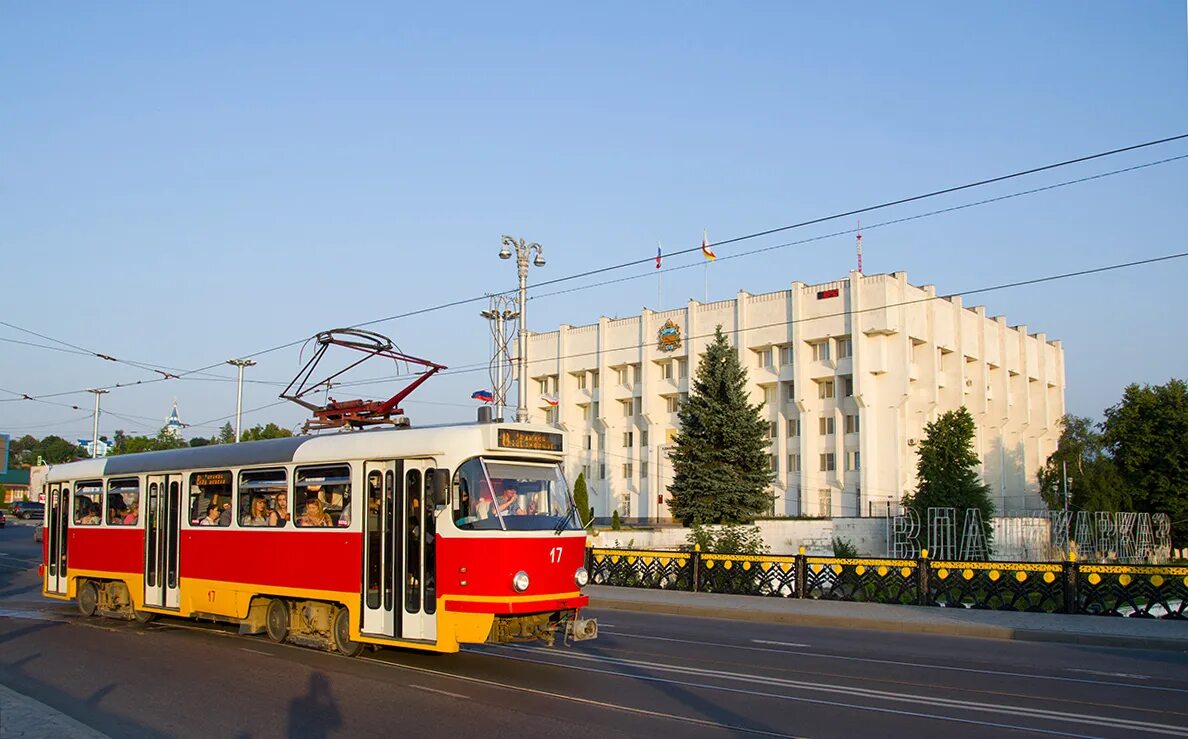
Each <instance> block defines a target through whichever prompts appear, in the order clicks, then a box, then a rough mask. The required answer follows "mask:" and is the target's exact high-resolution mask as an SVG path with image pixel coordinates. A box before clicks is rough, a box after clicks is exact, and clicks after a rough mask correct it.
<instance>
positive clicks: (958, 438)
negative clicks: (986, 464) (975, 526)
mask: <svg viewBox="0 0 1188 739" xmlns="http://www.w3.org/2000/svg"><path fill="white" fill-rule="evenodd" d="M974 431H975V426H974V419H973V416H972V415H970V413H969V410H968V409H967V408H965V406H962V407H961V408H959V409H957V410H955V411H949V412H947V413H944V414H942V415H941V416H940V418H938V419H936V420H935V421H933V422H932V423H929V424H928V425H927V426H925V427H924V438H923V439H922V440H921V441H920V445H919V447H918V449H919V460H918V461H917V463H916V479H917V481H918V482H917V486H916V491H915V492H914V493H909V494H908V495H906V496H904V499H903V504H904V505H905V506H907V507H908V508H911V509H912V510H914V511H915V512H916V515H918V516H919V517H920V521H921V522H927V520H928V509H929V508H956V509H957V510H958V515H964V513H965V511H966V509H968V508H977V509H978V510H980V511H981V512H982V530H983V532H984V533H985V535H986V547H987V550H989V547H990V544H991V540H992V535H993V532H992V530H991V528H990V519H991V517H993V516H994V504H993V503H991V502H990V487H989V486H988V485H986V484H985V483H983V482H982V481H981V479H980V478H979V476H978V455H977V453H976V452H975V451H974V446H973V442H974ZM925 525H926V524H925Z"/></svg>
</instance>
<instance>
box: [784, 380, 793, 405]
mask: <svg viewBox="0 0 1188 739" xmlns="http://www.w3.org/2000/svg"><path fill="white" fill-rule="evenodd" d="M782 384H783V386H784V402H785V403H788V404H789V405H791V404H792V403H795V402H796V383H795V382H785V383H782Z"/></svg>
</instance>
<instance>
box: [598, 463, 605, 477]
mask: <svg viewBox="0 0 1188 739" xmlns="http://www.w3.org/2000/svg"><path fill="white" fill-rule="evenodd" d="M598 479H599V480H605V479H606V462H599V463H598Z"/></svg>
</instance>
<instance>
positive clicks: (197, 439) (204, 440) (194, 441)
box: [190, 436, 216, 447]
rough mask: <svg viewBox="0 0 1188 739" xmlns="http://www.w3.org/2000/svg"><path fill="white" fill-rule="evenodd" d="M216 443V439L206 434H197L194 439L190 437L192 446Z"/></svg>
mask: <svg viewBox="0 0 1188 739" xmlns="http://www.w3.org/2000/svg"><path fill="white" fill-rule="evenodd" d="M214 443H216V442H215V440H214V439H208V438H206V437H205V436H195V437H194V438H193V439H190V446H191V447H200V446H210V445H211V444H214Z"/></svg>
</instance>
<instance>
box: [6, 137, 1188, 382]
mask: <svg viewBox="0 0 1188 739" xmlns="http://www.w3.org/2000/svg"><path fill="white" fill-rule="evenodd" d="M1183 139H1188V133H1185V134H1180V135H1176V136H1170V137H1165V138H1162V139H1156V140H1152V141H1147V142H1143V143H1139V144H1134V145H1130V146H1125V147H1119V148H1115V149H1111V150H1108V151H1103V152H1098V153H1095V154H1090V155H1086V156H1081V157H1076V158H1073V159H1066V160H1063V161H1060V162H1055V163H1051V164H1046V165H1042V166H1039V167H1032V168H1029V169H1025V170H1020V171H1016V172H1012V173H1009V174H1005V175H999V176H996V177H990V178H985V179H981V180H977V181H974V182H969V183H966V184H963V185H957V186H953V187H947V188H942V189H938V190H933V191H930V192H927V193H923V194H919V195H914V196H910V197H905V198H899V199H896V200H891V201H886V202H883V203H879V204H876V205H870V206H865V207H862V208H857V209H852V210H848V211H845V212H841V213H835V214H832V215H828V216H822V217H818V218H813V219H809V220H806V221H801V222H798V223H793V224H789V225H786V226H780V227H777V228H771V229H766V230H762V231H756V232H752V233H748V234H744V235H741V236H737V237H733V238H729V239H724V240H720V241H715V242H713V243H712V244H710V246H711V247H717V246H723V245H728V244H733V243H738V242H741V241H745V240H749V239H754V238H759V237H762V236H768V235H771V234H774V233H780V232H784V231H788V230H792V229H796V228H802V227H805V226H810V225H816V224H819V223H825V222H828V221H832V220H837V219H840V218H845V217H850V216H856V215H861V214H863V213H868V212H871V211H875V210H880V209H885V208H890V207H894V206H898V205H903V204H906V203H911V202H916V201H920V200H925V199H928V198H934V197H938V196H941V195H946V194H951V193H955V192H960V191H963V190H968V189H972V188H976V187H982V186H985V185H989V184H993V183H998V182H1004V181H1007V180H1011V179H1015V178H1019V177H1024V176H1027V175H1032V174H1037V173H1040V172H1045V171H1050V170H1054V169H1058V168H1061V167H1067V166H1071V165H1074V164H1079V163H1084V162H1088V161H1092V160H1096V159H1101V158H1105V157H1109V156H1115V155H1118V154H1122V153H1126V152H1131V151H1137V150H1140V149H1144V148H1148V147H1153V146H1159V145H1162V144H1166V143H1171V142H1174V141H1179V140H1183ZM1184 158H1188V155H1181V156H1176V157H1169V158H1166V159H1163V160H1159V161H1155V162H1148V163H1145V164H1141V165H1136V166H1133V167H1127V168H1122V169H1118V170H1114V171H1111V172H1106V173H1099V174H1096V175H1091V176H1088V177H1083V178H1078V179H1076V180H1070V181H1067V182H1062V183H1057V184H1054V185H1047V186H1044V187H1039V188H1033V189H1031V190H1027V191H1022V192H1019V193H1012V194H1008V195H1004V196H999V197H996V198H988V199H985V200H983V201H978V202H976V203H969V204H963V205H960V206H954V207H952V208H945V209H940V210H937V211H932V212H929V213H925V214H918V215H916V216H911V217H907V218H902V219H894V220H892V221H887V222H884V223H881V224H876V225H873V226H868V228H875V227H880V226H886V225H891V224H893V223H902V222H906V221H910V220H916V219H919V218H924V217H929V216H932V215H938V214H941V213H948V212H953V211H956V210H961V209H964V208H969V207H974V206H977V205H984V204H987V203H993V202H999V201H1002V200H1007V199H1010V198H1014V197H1020V196H1022V195H1027V194H1033V193H1038V192H1043V191H1045V190H1051V189H1055V188H1058V187H1065V186H1068V185H1071V184H1077V183H1080V182H1087V181H1090V180H1095V179H1101V178H1103V177H1108V176H1112V175H1115V174H1121V173H1124V172H1130V171H1135V170H1138V169H1144V168H1147V167H1153V166H1157V165H1159V164H1165V163H1168V162H1172V161H1177V160H1180V159H1184ZM846 233H853V230H845V231H841V232H837V233H835V234H830V235H825V236H818V237H813V238H810V239H804V240H799V241H795V242H789V243H787V244H778V245H774V246H770V247H765V248H763V249H757V250H753V251H751V252H748V253H746V254H739V255H726V256H724V257H722V259H731V258H739V257H741V256H744V255H746V256H749V255H752V254H758V253H763V252H764V251H771V250H773V249H778V248H786V247H788V246H793V245H798V244H803V243H809V242H812V241H819V240H822V239H825V238H830V237H832V236H837V235H840V234H846ZM700 250H701V247H700V246H697V247H691V248H688V249H683V250H678V251H676V252H672V253H671V254H670V255H669V256H670V257H671V256H679V255H683V254H689V253H693V252H699V251H700ZM653 260H654V257H652V256H649V257H646V258H642V259H636V260H631V261H627V262H622V263H619V264H614V265H609V266H606V267H601V268H597V269H594V270H587V271H584V272H579V273H575V274H571V275H566V276H563V277H559V278H554V279H551V280H545V281H543V282H539V283H534V284H533V285H532V287H533V288H540V287H545V286H548V285H554V284H559V283H562V282H568V281H571V280H575V279H580V278H583V277H589V276H592V275H596V274H603V273H606V272H610V271H614V270H618V269H623V268H626V267H631V266H636V265H640V264H650V263H651V262H653ZM692 266H694V265H682V266H680V267H676V268H670V269H672V270H676V269H687V268H689V267H692ZM645 276H646V275H638V276H630V277H627V278H620V279H617V280H611V281H606V282H602V283H597V284H592V285H588V286H583V287H579V288H574V289H570V290H565V291H557V292H553V293H548V294H545V295H540V296H534V299H535V298H543V297H551V296H554V295H559V294H563V293H565V292H573V291H576V290H579V289H589V288H592V287H597V286H602V285H606V284H611V283H614V282H621V281H626V280H629V279H640V278H642V277H645ZM501 294H502V293H501ZM488 298H489V295H483V296H475V297H471V298H462V299H458V300H453V301H448V302H446V303H441V304H438V305H433V306H428V307H425V308H420V309H417V310H413V311H406V312H404V313H400V314H396V315H393V316H387V317H384V318H377V319H372V320H369V321H364V322H361V323H355V324H352V325H351V327H353V328H358V327H363V326H370V325H374V324H377V323H384V322H388V321H392V320H397V319H401V318H408V317H412V316H416V315H423V314H425V313H430V312H433V311H437V310H443V309H446V308H451V307H457V306H460V305H466V304H469V303H473V302H477V301H480V300H486V299H488ZM0 325H5V326H9V327H11V328H15V329H17V330H20V331H24V332H26V333H30V334H32V335H35V336H39V337H40V338H44V339H46V340H48V341H52V342H55V343H59V344H63V345H64V346H67V347H70V348H72V349H74V350H76V351H78V352H82V353H87V354H91V355H94V356H97V357H99V358H102V359H106V360H110V361H114V362H121V363H124V364H128V365H130V366H134V367H138V368H141V369H146V370H148V371H153V372H157V373H159V374H161V375H162V376H161V377H157V378H151V379H148V380H139V381H135V382H128V383H115V384H113V385H108V386H106V387H104V388H102V389H107V390H113V389H118V388H125V387H133V386H138V385H144V384H151V383H155V382H162V381H164V380H167V379H180V378H183V377H187V376H189V375H195V374H199V373H202V372H205V371H207V370H210V369H213V368H215V367H218V366H220V365H222V364H224V362H215V363H213V364H209V365H206V366H203V367H199V368H197V369H192V370H177V371H176V372H172V371H170V372H163V371H162V370H161V369H159V367H163V365H157V366H154V365H150V364H147V363H139V362H132V361H130V360H119V359H116V358H114V357H112V356H110V355H106V354H102V353H99V352H93V351H91V350H89V349H86V348H84V347H81V346H78V345H75V344H71V343H69V342H65V341H62V340H59V339H55V338H53V337H49V336H46V335H44V334H40V333H38V332H36V331H32V330H30V329H25V328H22V327H20V326H16V325H14V324H11V323H7V322H4V321H0ZM10 341H15V340H10ZM305 341H308V337H304V338H301V339H297V340H294V341H290V342H287V343H284V344H279V345H276V346H273V347H270V348H268V349H263V350H260V351H257V352H253V353H250V354H245V355H242V358H254V357H259V356H262V355H264V354H269V353H272V352H275V351H279V350H281V349H285V348H289V347H292V346H296V345H298V344H301V343H303V342H305ZM18 343H19V342H18ZM45 348H49V347H45ZM173 369H176V368H173ZM223 379H226V380H230V379H232V378H223ZM256 382H257V383H260V384H281V383H269V382H268V381H259V380H257V381H256ZM82 392H87V390H85V389H82V390H72V391H65V392H59V393H46V394H39V395H36V396H29V395H27V394H24V393H15V394H17V395H20V396H22V397H19V398H9V399H0V402H13V401H15V400H23V399H42V398H51V397H61V396H65V395H72V394H79V393H82Z"/></svg>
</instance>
